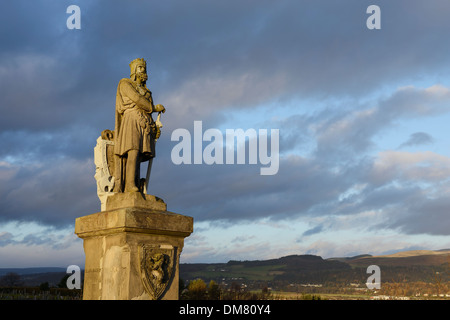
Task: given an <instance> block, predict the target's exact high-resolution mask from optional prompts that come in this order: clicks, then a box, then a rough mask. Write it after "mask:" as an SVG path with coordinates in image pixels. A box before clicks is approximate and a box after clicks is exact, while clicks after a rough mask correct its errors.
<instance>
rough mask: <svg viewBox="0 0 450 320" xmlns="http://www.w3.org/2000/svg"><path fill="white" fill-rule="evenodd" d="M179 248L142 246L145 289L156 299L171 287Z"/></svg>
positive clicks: (140, 253) (141, 256)
mask: <svg viewBox="0 0 450 320" xmlns="http://www.w3.org/2000/svg"><path fill="white" fill-rule="evenodd" d="M176 251H177V248H176V247H173V246H171V245H149V244H144V245H142V246H141V247H140V252H139V256H140V267H141V279H142V283H143V285H144V288H145V291H146V292H147V293H148V294H149V295H150V296H151V297H152V298H153V299H154V300H158V299H160V298H161V297H162V296H163V294H164V293H165V291H166V290H167V289H168V288H169V287H170V283H171V282H172V279H173V275H174V266H175V265H176V264H175V259H176V257H177V254H176Z"/></svg>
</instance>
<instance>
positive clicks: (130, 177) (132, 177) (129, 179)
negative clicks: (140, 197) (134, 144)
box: [125, 150, 139, 192]
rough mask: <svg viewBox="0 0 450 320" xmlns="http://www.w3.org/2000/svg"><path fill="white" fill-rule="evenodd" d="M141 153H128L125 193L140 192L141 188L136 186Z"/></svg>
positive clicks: (135, 151)
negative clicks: (138, 161) (138, 160)
mask: <svg viewBox="0 0 450 320" xmlns="http://www.w3.org/2000/svg"><path fill="white" fill-rule="evenodd" d="M138 155H139V151H138V150H130V151H128V159H127V170H126V176H125V192H138V191H139V188H138V187H137V186H136V166H137V159H138Z"/></svg>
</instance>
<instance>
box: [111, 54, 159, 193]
mask: <svg viewBox="0 0 450 320" xmlns="http://www.w3.org/2000/svg"><path fill="white" fill-rule="evenodd" d="M130 69H131V70H130V73H131V76H130V79H128V78H125V79H122V80H120V82H119V85H118V87H117V95H116V125H115V133H116V134H115V136H116V141H115V146H114V153H115V156H116V158H115V163H116V165H115V174H114V176H115V185H114V191H115V192H138V191H139V186H140V163H141V162H144V161H148V160H150V159H152V158H153V157H155V140H156V139H158V138H159V135H160V131H159V130H160V129H159V128H158V127H157V126H156V124H155V122H154V121H153V118H152V116H151V113H152V112H163V113H164V112H165V108H164V106H162V105H160V104H158V105H156V106H155V105H154V104H153V100H152V93H151V92H150V90H148V88H147V86H146V82H147V78H148V77H147V64H146V62H145V60H144V59H140V58H139V59H135V60H133V61H132V62H131V63H130ZM147 182H148V181H147Z"/></svg>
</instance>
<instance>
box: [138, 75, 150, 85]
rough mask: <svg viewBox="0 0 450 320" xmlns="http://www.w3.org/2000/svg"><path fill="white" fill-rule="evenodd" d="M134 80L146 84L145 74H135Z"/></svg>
mask: <svg viewBox="0 0 450 320" xmlns="http://www.w3.org/2000/svg"><path fill="white" fill-rule="evenodd" d="M136 78H139V79H140V80H141V82H142V83H144V84H145V83H146V82H147V79H148V76H147V73H145V72H138V73H136Z"/></svg>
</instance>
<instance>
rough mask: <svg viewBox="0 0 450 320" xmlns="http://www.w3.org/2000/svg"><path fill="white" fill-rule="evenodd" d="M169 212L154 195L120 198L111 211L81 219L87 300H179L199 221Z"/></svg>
mask: <svg viewBox="0 0 450 320" xmlns="http://www.w3.org/2000/svg"><path fill="white" fill-rule="evenodd" d="M166 208H167V207H166V204H165V203H164V202H163V201H162V200H161V199H158V198H157V197H154V196H151V195H142V194H141V193H117V194H114V195H113V196H110V197H108V199H107V203H106V210H105V211H102V212H99V213H95V214H92V215H88V216H84V217H80V218H78V219H76V222H75V233H76V234H77V235H78V237H80V238H82V239H83V240H84V252H85V254H86V263H85V274H84V289H83V299H85V300H132V299H142V300H155V299H163V300H176V299H178V287H179V283H178V281H179V258H180V254H181V251H182V249H183V245H184V238H185V237H187V236H189V235H190V234H191V233H192V232H193V218H191V217H188V216H184V215H180V214H175V213H172V212H168V211H167V210H166Z"/></svg>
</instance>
